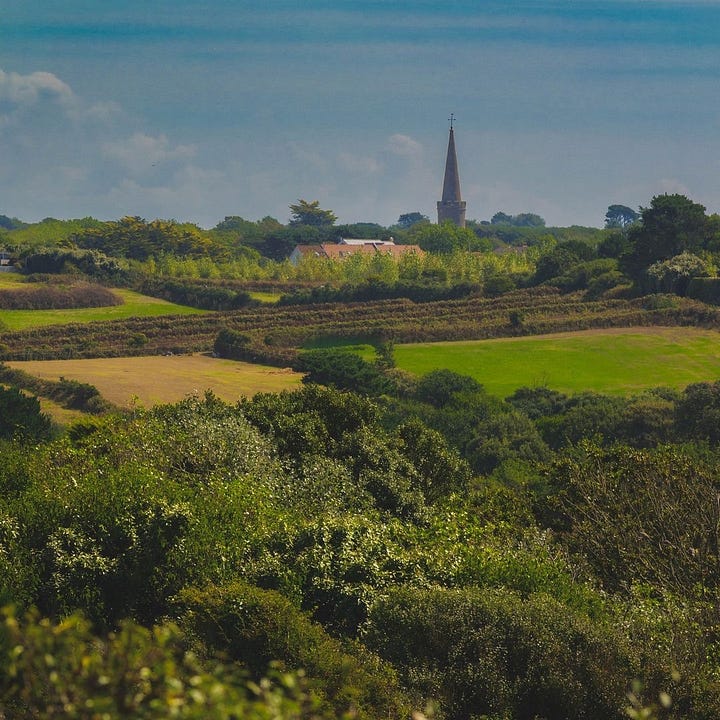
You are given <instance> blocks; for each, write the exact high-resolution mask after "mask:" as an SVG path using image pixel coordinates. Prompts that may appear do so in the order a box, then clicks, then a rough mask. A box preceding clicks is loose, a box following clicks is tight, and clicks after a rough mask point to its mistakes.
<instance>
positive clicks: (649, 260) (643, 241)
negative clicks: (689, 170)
mask: <svg viewBox="0 0 720 720" xmlns="http://www.w3.org/2000/svg"><path fill="white" fill-rule="evenodd" d="M708 235H709V224H708V218H707V216H706V215H705V207H704V206H703V205H700V204H699V203H696V202H693V201H692V200H690V199H688V198H687V197H685V195H657V196H655V197H654V198H653V199H652V201H651V202H650V207H647V208H642V222H641V223H640V224H639V225H635V226H633V227H632V228H630V230H629V234H628V237H629V239H630V241H631V243H632V247H633V249H632V251H631V252H630V253H629V254H627V255H626V256H625V257H624V258H623V262H622V266H623V267H621V269H624V270H625V271H626V272H627V273H628V274H629V275H631V276H632V277H633V279H635V280H639V279H640V278H641V277H642V274H643V273H644V271H645V270H646V269H647V268H648V267H649V266H650V265H652V264H653V263H655V262H657V261H658V260H669V259H670V258H672V257H675V255H680V253H683V252H691V253H694V252H697V251H698V250H701V249H703V248H704V247H705V244H706V242H707V240H708Z"/></svg>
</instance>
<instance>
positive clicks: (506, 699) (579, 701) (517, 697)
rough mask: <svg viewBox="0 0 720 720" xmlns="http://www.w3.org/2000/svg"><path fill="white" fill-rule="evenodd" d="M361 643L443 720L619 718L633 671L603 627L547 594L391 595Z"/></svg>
mask: <svg viewBox="0 0 720 720" xmlns="http://www.w3.org/2000/svg"><path fill="white" fill-rule="evenodd" d="M364 638H365V640H366V642H367V644H368V645H369V646H370V647H371V648H372V649H374V650H375V651H377V652H378V653H379V654H380V656H381V657H383V658H384V659H386V660H388V661H390V662H391V663H393V664H394V665H396V666H397V667H398V668H400V669H401V673H402V677H403V679H404V680H405V682H407V683H408V685H409V688H410V690H411V691H412V692H414V693H418V694H420V695H421V696H423V697H426V698H427V697H429V698H434V699H436V700H438V701H439V702H440V708H441V710H442V712H443V716H444V717H447V718H448V720H461V719H463V718H468V717H484V716H491V717H493V718H495V717H497V718H506V717H508V718H509V717H512V718H517V719H520V720H531V719H532V718H540V717H544V718H553V720H581V719H582V720H610V719H613V720H620V718H622V717H623V713H622V711H621V708H622V706H623V704H624V701H625V690H626V684H627V682H628V679H629V678H632V677H634V676H635V675H636V673H638V672H639V670H640V668H639V667H637V666H636V665H635V664H634V663H633V661H632V659H631V655H630V653H629V652H628V651H627V650H626V649H625V648H624V645H623V642H622V640H621V639H620V638H619V637H618V636H617V635H616V634H615V633H613V632H612V631H610V630H609V629H608V628H605V627H603V626H602V625H600V624H594V623H592V622H591V621H590V620H588V618H587V617H584V616H583V615H581V614H579V613H576V612H573V611H572V610H570V609H569V608H568V607H567V606H565V605H563V604H561V603H559V602H557V601H555V600H553V599H551V598H549V597H547V596H543V595H530V596H529V597H525V598H521V597H520V596H518V595H517V594H515V593H514V592H511V591H508V590H500V589H498V590H478V589H465V590H440V589H428V590H422V589H417V588H409V587H408V588H402V589H397V590H392V591H390V592H389V593H388V594H387V597H386V599H383V600H379V601H378V602H377V603H376V604H375V605H374V606H373V608H372V610H371V612H370V617H369V620H368V623H367V626H366V630H365V634H364ZM569 654H571V655H572V660H570V657H569Z"/></svg>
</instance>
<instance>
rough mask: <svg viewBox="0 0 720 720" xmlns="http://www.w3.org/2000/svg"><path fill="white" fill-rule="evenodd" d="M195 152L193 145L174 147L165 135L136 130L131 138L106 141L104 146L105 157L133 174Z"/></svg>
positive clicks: (187, 157)
mask: <svg viewBox="0 0 720 720" xmlns="http://www.w3.org/2000/svg"><path fill="white" fill-rule="evenodd" d="M195 152H196V148H195V146H193V145H176V146H174V147H173V146H171V144H170V141H169V140H168V139H167V137H166V136H165V135H162V134H161V135H158V136H157V137H153V136H152V135H147V134H145V133H142V132H136V133H134V134H133V135H131V136H130V137H129V138H124V139H119V140H113V141H110V142H106V143H104V144H103V146H102V153H103V155H104V157H106V158H108V159H110V160H114V161H116V162H118V163H119V164H120V165H121V166H123V167H124V168H125V169H126V170H128V171H129V172H130V173H131V174H135V173H141V172H146V171H147V170H148V169H149V168H151V167H154V166H157V165H159V164H162V163H168V162H173V161H176V160H187V159H189V158H192V157H193V156H194V155H195Z"/></svg>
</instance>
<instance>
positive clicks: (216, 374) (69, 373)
mask: <svg viewBox="0 0 720 720" xmlns="http://www.w3.org/2000/svg"><path fill="white" fill-rule="evenodd" d="M7 365H9V366H10V367H13V368H18V369H19V370H24V371H25V372H27V373H30V374H32V375H36V376H38V377H41V378H45V379H49V380H57V379H59V378H60V377H64V378H66V379H68V380H78V381H79V382H84V383H89V384H90V385H94V386H95V387H96V388H97V389H98V390H99V391H100V393H101V395H102V396H103V397H104V398H105V399H107V400H109V401H110V402H111V403H113V404H115V405H119V406H121V407H130V406H131V405H132V404H133V403H138V404H140V405H142V406H144V407H150V406H152V405H156V404H158V403H169V402H176V401H178V400H182V399H183V398H185V397H187V396H188V395H197V394H199V395H202V394H204V392H205V391H206V390H212V392H214V393H215V394H216V395H217V396H218V397H220V398H222V399H223V400H225V401H227V402H236V401H237V400H238V399H239V398H240V397H243V396H252V395H254V394H255V393H258V392H279V391H281V390H288V389H292V388H294V387H296V386H297V385H299V383H300V379H301V377H302V376H301V375H300V373H296V372H293V371H291V370H289V369H288V370H286V369H279V368H272V367H267V366H264V365H251V364H249V363H243V362H236V361H233V360H223V359H220V358H214V357H211V356H209V355H200V354H195V355H174V356H152V357H126V358H102V359H88V360H38V361H28V362H10V363H7Z"/></svg>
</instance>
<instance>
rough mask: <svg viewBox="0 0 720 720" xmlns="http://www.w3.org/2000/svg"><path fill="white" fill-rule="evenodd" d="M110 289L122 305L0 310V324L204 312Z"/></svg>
mask: <svg viewBox="0 0 720 720" xmlns="http://www.w3.org/2000/svg"><path fill="white" fill-rule="evenodd" d="M7 275H11V273H2V274H0V287H9V286H11V285H12V284H13V283H17V280H15V281H13V280H8V279H6V276H7ZM113 292H114V293H115V294H117V295H119V296H120V297H121V298H122V299H123V301H124V302H123V304H122V305H113V306H111V307H99V308H78V309H73V310H0V323H1V325H0V326H4V327H5V328H6V329H7V330H27V329H30V328H36V327H44V326H47V325H65V324H68V323H89V322H97V321H99V320H126V319H127V318H132V317H157V316H159V315H197V314H200V313H204V312H207V311H206V310H197V309H196V308H191V307H186V306H185V305H176V304H175V303H171V302H168V301H167V300H159V299H158V298H153V297H149V296H147V295H141V294H140V293H136V292H134V291H132V290H122V289H117V288H116V289H114V290H113Z"/></svg>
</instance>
